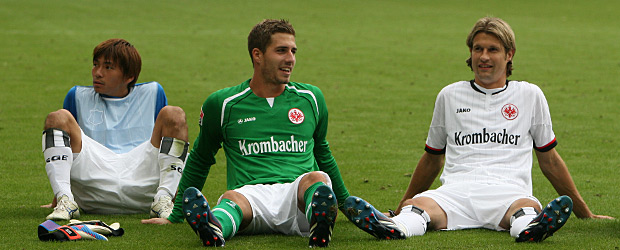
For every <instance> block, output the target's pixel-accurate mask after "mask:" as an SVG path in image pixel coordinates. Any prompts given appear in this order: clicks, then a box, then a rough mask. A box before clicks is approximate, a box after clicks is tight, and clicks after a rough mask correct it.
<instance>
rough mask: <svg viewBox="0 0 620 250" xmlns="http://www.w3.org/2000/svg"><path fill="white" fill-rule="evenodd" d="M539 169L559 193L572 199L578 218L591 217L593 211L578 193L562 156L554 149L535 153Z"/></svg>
mask: <svg viewBox="0 0 620 250" xmlns="http://www.w3.org/2000/svg"><path fill="white" fill-rule="evenodd" d="M537 156H538V161H539V165H540V169H541V170H542V172H543V174H544V175H545V177H546V178H547V179H548V180H549V182H550V183H551V185H552V186H553V188H554V189H555V191H556V192H558V194H559V195H567V196H568V197H570V198H571V199H572V200H573V212H574V213H575V215H576V216H577V217H578V218H591V217H592V216H593V213H592V212H591V211H590V209H589V208H588V205H587V204H586V202H585V201H584V200H583V198H582V197H581V194H579V191H578V190H577V187H576V185H575V182H574V181H573V178H572V177H571V175H570V172H569V171H568V168H567V167H566V164H565V163H564V161H563V160H562V158H561V157H560V156H559V154H557V152H556V151H555V150H552V151H550V152H546V153H544V155H543V153H537Z"/></svg>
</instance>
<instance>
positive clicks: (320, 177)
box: [301, 171, 327, 185]
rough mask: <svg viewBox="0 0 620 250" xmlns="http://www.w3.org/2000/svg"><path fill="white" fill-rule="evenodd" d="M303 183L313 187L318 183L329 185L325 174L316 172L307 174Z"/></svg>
mask: <svg viewBox="0 0 620 250" xmlns="http://www.w3.org/2000/svg"><path fill="white" fill-rule="evenodd" d="M301 181H302V182H304V183H308V184H310V185H312V184H314V183H317V182H323V183H327V178H326V177H325V174H323V172H319V171H314V172H310V173H308V174H306V175H305V176H304V178H302V179H301Z"/></svg>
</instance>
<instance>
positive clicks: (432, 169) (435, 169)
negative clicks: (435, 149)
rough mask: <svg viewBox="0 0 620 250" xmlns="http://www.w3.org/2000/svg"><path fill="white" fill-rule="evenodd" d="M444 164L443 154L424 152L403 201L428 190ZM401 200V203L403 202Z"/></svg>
mask: <svg viewBox="0 0 620 250" xmlns="http://www.w3.org/2000/svg"><path fill="white" fill-rule="evenodd" d="M442 166H443V155H431V154H429V153H426V152H425V153H424V154H423V155H422V158H420V161H419V162H418V165H417V166H416V168H415V170H414V172H413V175H412V176H411V181H410V182H409V186H408V187H407V191H406V192H405V195H404V196H403V199H402V201H405V200H407V199H411V198H413V196H415V195H416V194H419V193H422V192H424V191H426V190H428V189H429V188H430V187H431V185H432V184H433V182H434V181H435V178H436V177H437V175H439V172H440V171H441V167H442ZM402 201H401V203H402Z"/></svg>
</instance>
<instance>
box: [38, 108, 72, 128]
mask: <svg viewBox="0 0 620 250" xmlns="http://www.w3.org/2000/svg"><path fill="white" fill-rule="evenodd" d="M74 123H75V124H74ZM75 125H77V122H76V121H75V118H73V115H72V114H71V112H69V111H68V110H66V109H59V110H57V111H54V112H51V113H49V114H48V115H47V117H46V118H45V126H44V128H43V129H49V128H57V129H62V130H64V131H67V132H68V131H70V130H71V129H72V127H73V126H75Z"/></svg>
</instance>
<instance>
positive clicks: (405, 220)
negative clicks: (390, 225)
mask: <svg viewBox="0 0 620 250" xmlns="http://www.w3.org/2000/svg"><path fill="white" fill-rule="evenodd" d="M412 208H413V206H412V205H409V206H405V207H403V208H402V209H401V210H400V214H398V215H397V216H395V217H393V218H392V220H393V221H394V222H395V223H396V225H397V226H398V227H399V228H400V229H401V231H403V233H404V234H405V236H406V237H411V236H420V235H424V233H426V227H427V226H428V223H429V222H430V221H431V218H430V216H428V213H426V211H422V213H421V214H419V213H417V212H419V211H420V210H421V209H420V210H418V211H413V210H412ZM416 209H419V208H417V207H416Z"/></svg>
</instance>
